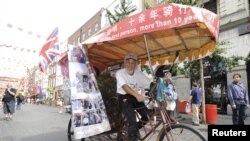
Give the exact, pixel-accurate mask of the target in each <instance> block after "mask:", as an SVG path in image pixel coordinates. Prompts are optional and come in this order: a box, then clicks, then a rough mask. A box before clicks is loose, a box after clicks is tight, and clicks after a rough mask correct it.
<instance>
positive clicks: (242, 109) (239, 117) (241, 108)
mask: <svg viewBox="0 0 250 141" xmlns="http://www.w3.org/2000/svg"><path fill="white" fill-rule="evenodd" d="M232 111H233V115H232V116H233V118H232V119H233V125H244V120H245V118H246V105H245V104H237V103H236V109H232Z"/></svg>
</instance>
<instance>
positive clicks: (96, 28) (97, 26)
mask: <svg viewBox="0 0 250 141" xmlns="http://www.w3.org/2000/svg"><path fill="white" fill-rule="evenodd" d="M98 29H99V24H98V23H95V31H97V30H98Z"/></svg>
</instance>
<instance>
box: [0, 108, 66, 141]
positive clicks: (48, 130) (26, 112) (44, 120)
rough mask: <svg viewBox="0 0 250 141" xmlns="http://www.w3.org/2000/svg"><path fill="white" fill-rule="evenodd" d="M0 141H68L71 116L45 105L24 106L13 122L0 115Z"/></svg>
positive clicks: (15, 115)
mask: <svg viewBox="0 0 250 141" xmlns="http://www.w3.org/2000/svg"><path fill="white" fill-rule="evenodd" d="M0 117H1V118H0V119H1V120H0V141H67V134H66V133H67V132H66V131H67V130H66V129H67V124H68V121H69V119H70V115H69V114H66V113H63V114H59V113H58V109H57V108H55V107H49V106H45V105H23V107H22V110H18V111H16V113H15V114H14V116H13V120H12V121H4V120H3V117H4V115H3V113H2V112H1V113H0Z"/></svg>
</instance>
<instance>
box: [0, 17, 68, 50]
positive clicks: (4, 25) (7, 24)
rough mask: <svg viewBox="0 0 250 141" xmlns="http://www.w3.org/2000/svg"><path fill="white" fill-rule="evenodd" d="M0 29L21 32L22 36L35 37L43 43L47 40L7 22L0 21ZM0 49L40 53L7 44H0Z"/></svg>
mask: <svg viewBox="0 0 250 141" xmlns="http://www.w3.org/2000/svg"><path fill="white" fill-rule="evenodd" d="M0 27H2V28H7V29H11V30H16V31H18V32H23V33H24V34H28V35H31V36H33V37H36V38H37V39H41V40H44V41H46V38H47V37H45V36H42V35H41V34H38V33H35V32H32V31H31V30H26V29H25V28H22V27H20V26H16V25H14V24H11V23H8V22H5V23H4V22H3V21H2V20H1V19H0ZM0 29H1V28H0ZM0 32H1V30H0ZM63 44H64V42H59V45H63ZM1 47H6V48H13V50H17V49H19V50H20V51H27V52H30V53H38V52H39V51H40V49H27V48H24V47H20V46H16V45H12V44H8V43H1V42H0V48H1Z"/></svg>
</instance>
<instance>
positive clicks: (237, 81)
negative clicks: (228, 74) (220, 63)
mask: <svg viewBox="0 0 250 141" xmlns="http://www.w3.org/2000/svg"><path fill="white" fill-rule="evenodd" d="M240 78H241V75H240V74H238V73H236V74H234V75H233V81H234V82H235V83H239V82H240Z"/></svg>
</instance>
